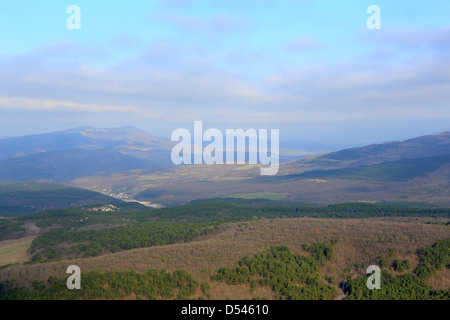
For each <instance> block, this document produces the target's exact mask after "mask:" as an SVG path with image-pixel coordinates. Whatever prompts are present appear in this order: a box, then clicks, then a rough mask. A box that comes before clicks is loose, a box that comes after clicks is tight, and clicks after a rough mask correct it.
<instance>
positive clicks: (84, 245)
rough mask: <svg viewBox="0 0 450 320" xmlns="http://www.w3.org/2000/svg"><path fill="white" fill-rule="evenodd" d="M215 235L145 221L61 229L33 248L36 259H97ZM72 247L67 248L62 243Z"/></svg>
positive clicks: (201, 228) (42, 237) (189, 226)
mask: <svg viewBox="0 0 450 320" xmlns="http://www.w3.org/2000/svg"><path fill="white" fill-rule="evenodd" d="M211 232H213V228H212V227H207V226H205V225H204V224H198V223H197V224H192V223H183V222H175V223H169V222H142V223H138V224H134V225H131V226H128V227H125V226H120V227H115V228H104V229H100V230H81V231H80V230H70V229H68V228H60V229H55V230H51V231H48V232H46V233H44V234H42V235H40V236H38V237H37V238H36V239H35V240H34V241H33V242H32V245H31V254H32V260H33V261H38V260H49V259H59V258H62V257H66V256H69V257H72V258H73V257H80V256H81V257H94V256H98V255H100V254H102V253H105V252H117V251H120V250H130V249H135V248H145V247H151V246H161V245H166V244H172V243H175V242H188V241H192V240H193V239H194V238H195V237H198V236H201V235H207V234H209V233H211ZM65 243H67V244H70V245H71V246H70V249H68V250H67V249H66V248H65V247H64V246H61V244H65Z"/></svg>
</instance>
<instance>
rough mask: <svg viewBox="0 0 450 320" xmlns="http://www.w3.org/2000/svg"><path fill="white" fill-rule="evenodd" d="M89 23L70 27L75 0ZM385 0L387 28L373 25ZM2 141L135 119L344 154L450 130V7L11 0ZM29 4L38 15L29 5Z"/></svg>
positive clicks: (153, 130) (0, 14)
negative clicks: (262, 135) (239, 131)
mask: <svg viewBox="0 0 450 320" xmlns="http://www.w3.org/2000/svg"><path fill="white" fill-rule="evenodd" d="M73 4H75V5H77V6H79V8H80V12H81V15H80V21H81V29H79V30H77V29H74V30H70V29H68V27H67V20H68V19H69V18H70V16H71V15H70V14H68V13H67V12H66V11H67V8H68V7H69V5H73ZM373 4H376V5H378V6H379V8H380V12H381V29H379V30H376V29H375V30H370V29H369V28H368V27H367V20H368V18H369V17H370V16H371V15H370V14H369V13H367V8H368V7H369V6H370V5H373ZM0 8H1V10H0V27H1V28H2V29H3V30H12V31H14V32H9V33H3V34H2V42H1V45H0V46H1V47H0V115H1V117H0V137H14V136H23V135H28V134H36V133H44V132H54V131H62V130H65V129H68V128H74V127H80V126H85V125H89V126H93V127H96V128H113V127H119V126H133V127H136V128H139V129H141V130H143V131H146V132H148V133H150V134H153V135H155V136H159V137H162V138H168V137H170V134H171V132H172V131H173V130H175V129H177V128H190V127H192V124H193V122H194V121H196V120H201V121H203V122H204V123H205V126H207V127H209V128H218V129H220V130H225V129H226V128H244V129H246V128H255V129H260V128H266V129H280V140H281V141H297V140H301V141H311V142H319V143H326V144H327V145H329V146H331V147H332V148H342V147H345V146H360V145H365V144H370V143H379V142H385V141H398V140H405V139H408V138H414V137H417V136H423V135H429V134H436V133H439V132H444V131H448V130H449V128H448V123H449V120H450V107H449V105H450V53H449V52H450V50H449V48H450V47H449V44H450V40H449V39H450V28H449V27H448V15H447V12H448V11H449V10H450V3H448V2H444V1H439V2H437V5H433V6H431V5H427V6H424V5H423V4H422V3H421V2H419V1H406V0H402V1H395V2H393V1H390V2H389V1H384V0H379V1H375V2H373V1H360V2H355V1H343V2H339V3H335V2H330V1H320V0H300V1H292V0H284V1H277V2H271V1H227V2H223V1H191V0H164V1H136V2H133V5H127V6H126V7H124V6H119V5H116V4H111V3H109V2H106V1H95V3H94V2H92V1H86V0H78V1H76V2H74V3H72V2H68V1H61V2H58V3H55V2H54V1H39V2H35V1H29V0H28V1H23V2H21V3H20V5H19V4H18V3H15V2H11V3H2V4H1V5H0ZM23 8H27V10H23Z"/></svg>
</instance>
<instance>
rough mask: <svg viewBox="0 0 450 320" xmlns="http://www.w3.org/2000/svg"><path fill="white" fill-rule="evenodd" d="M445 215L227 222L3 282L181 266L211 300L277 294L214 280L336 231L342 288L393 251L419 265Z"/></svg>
mask: <svg viewBox="0 0 450 320" xmlns="http://www.w3.org/2000/svg"><path fill="white" fill-rule="evenodd" d="M444 220H445V219H444ZM444 220H443V219H437V220H436V219H432V218H420V219H419V218H395V219H389V218H383V219H364V220H362V219H318V218H296V219H275V220H257V221H250V222H239V223H237V222H236V223H228V224H224V225H221V226H220V227H219V231H218V232H217V233H216V234H213V235H209V236H206V237H203V238H200V239H198V240H195V241H193V242H189V243H177V244H172V245H166V246H160V247H151V248H142V249H133V250H128V251H123V252H119V253H115V254H106V255H103V256H99V257H95V258H86V259H74V260H70V261H60V262H47V263H39V264H32V265H13V266H9V267H8V268H5V269H3V270H0V281H4V280H6V279H12V278H15V279H17V282H18V284H21V285H24V286H29V285H30V283H31V282H32V281H33V280H43V281H45V280H47V278H48V277H49V276H51V275H54V276H57V277H59V278H65V277H66V274H65V270H66V268H67V267H68V266H69V265H72V264H76V265H78V266H80V268H81V270H82V272H88V271H92V270H97V271H111V270H136V271H138V272H145V271H146V270H148V269H157V270H162V269H166V270H168V271H175V270H179V269H182V270H186V271H187V272H189V273H191V274H192V275H193V276H194V278H195V279H196V280H197V281H199V282H200V283H203V282H208V283H209V284H210V286H211V289H210V290H209V293H210V298H211V299H227V298H232V299H246V298H255V297H266V298H273V297H274V292H273V291H272V290H271V289H270V288H268V287H260V288H255V290H252V289H251V288H250V287H249V286H247V285H239V286H230V285H227V284H225V283H223V282H217V281H211V280H210V278H211V276H212V275H213V274H214V273H215V272H216V271H217V270H218V269H219V268H222V267H230V268H232V267H235V266H236V263H237V262H238V261H239V260H240V259H242V258H243V257H244V256H246V255H250V256H251V255H254V254H256V253H258V252H261V251H263V250H266V249H268V248H270V247H271V246H277V245H286V246H288V247H289V248H290V250H291V251H292V253H294V254H304V255H308V253H307V252H306V251H305V250H304V249H303V247H302V245H303V244H306V243H314V242H323V241H325V240H328V239H332V238H336V237H337V238H338V239H339V240H338V241H337V243H336V245H335V254H334V257H333V259H332V261H330V262H329V263H328V264H326V265H325V266H324V267H323V268H322V270H321V277H322V279H324V278H325V276H331V277H332V278H333V281H332V284H333V285H334V286H335V287H336V288H338V285H339V283H340V282H341V281H343V280H344V279H345V278H346V277H348V276H349V275H350V277H355V276H361V275H363V274H365V269H366V268H367V266H369V265H371V264H376V263H377V257H379V256H380V255H385V256H389V255H390V252H393V253H394V257H393V258H395V259H402V260H403V259H408V260H410V261H411V263H412V268H413V269H414V268H415V267H416V266H417V264H418V259H417V255H416V250H417V249H419V248H422V247H425V246H430V245H432V244H433V243H435V242H436V241H438V240H440V239H444V238H449V237H450V228H449V227H448V226H446V225H443V224H428V223H426V222H446V221H447V220H445V221H444ZM389 249H391V251H390V250H389ZM393 273H394V274H399V273H396V272H394V271H393ZM449 276H450V275H449V272H448V270H446V271H441V272H439V273H438V275H437V276H436V277H435V278H433V279H431V281H430V283H432V285H433V286H434V287H435V288H443V289H446V290H449V289H450V286H449V282H448V279H449Z"/></svg>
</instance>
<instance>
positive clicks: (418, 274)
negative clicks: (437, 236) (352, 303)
mask: <svg viewBox="0 0 450 320" xmlns="http://www.w3.org/2000/svg"><path fill="white" fill-rule="evenodd" d="M418 255H419V259H420V263H419V265H418V267H417V268H416V269H415V270H414V271H412V272H407V273H405V274H401V275H399V276H393V275H392V274H391V273H390V272H389V271H388V270H382V274H381V289H379V290H369V289H368V288H367V285H366V282H367V277H358V278H355V279H350V280H348V281H346V282H345V283H343V289H344V292H345V293H346V294H348V297H347V299H349V300H450V292H449V291H446V290H434V289H433V288H432V287H431V285H430V284H429V283H428V281H427V280H428V278H430V277H431V276H434V275H435V274H436V272H437V271H438V270H443V269H444V268H447V269H449V268H450V239H444V240H442V241H439V242H438V243H436V244H435V245H433V246H432V247H428V248H422V249H420V250H419V252H418ZM387 266H388V265H384V266H382V267H387ZM392 266H393V267H394V269H396V270H397V271H403V270H406V269H407V266H406V267H405V268H404V269H403V270H398V260H395V261H394V262H393V265H392Z"/></svg>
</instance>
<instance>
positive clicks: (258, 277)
mask: <svg viewBox="0 0 450 320" xmlns="http://www.w3.org/2000/svg"><path fill="white" fill-rule="evenodd" d="M335 242H336V240H331V241H329V242H327V243H315V244H313V245H305V246H304V249H305V250H306V251H308V252H309V253H311V256H302V255H293V254H292V253H291V252H290V250H289V248H288V247H286V246H279V247H273V248H271V249H270V250H269V251H267V252H263V253H260V254H257V255H255V256H254V257H251V258H250V257H248V256H246V257H244V258H243V259H242V260H241V261H239V263H238V266H237V267H236V268H234V269H230V268H222V269H220V270H218V272H217V274H216V275H214V276H213V277H212V280H216V281H225V282H226V283H228V284H231V285H236V284H250V287H255V286H270V287H271V288H272V290H273V291H275V292H276V293H277V294H278V297H279V299H286V300H325V299H331V298H333V297H334V296H335V295H336V294H337V290H336V288H334V287H332V286H330V285H329V284H326V283H325V282H324V281H323V280H322V279H321V277H320V275H319V273H318V271H319V267H321V266H322V265H324V264H325V263H326V261H329V260H330V259H331V257H332V256H333V245H334V244H335Z"/></svg>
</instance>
